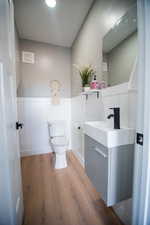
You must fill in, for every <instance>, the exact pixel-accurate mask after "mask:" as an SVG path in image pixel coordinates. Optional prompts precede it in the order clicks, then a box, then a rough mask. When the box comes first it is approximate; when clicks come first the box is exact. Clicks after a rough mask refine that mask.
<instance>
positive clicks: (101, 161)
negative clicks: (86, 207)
mask: <svg viewBox="0 0 150 225" xmlns="http://www.w3.org/2000/svg"><path fill="white" fill-rule="evenodd" d="M85 169H86V173H87V175H88V177H89V178H90V180H91V181H92V183H93V185H94V186H95V188H96V190H97V191H98V192H100V194H101V197H102V199H103V200H104V201H105V202H107V186H108V151H107V148H105V147H104V146H102V145H100V144H99V143H97V142H96V141H94V140H93V139H92V138H90V137H88V136H87V135H85Z"/></svg>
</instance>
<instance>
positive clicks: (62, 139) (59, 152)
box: [48, 121, 68, 169]
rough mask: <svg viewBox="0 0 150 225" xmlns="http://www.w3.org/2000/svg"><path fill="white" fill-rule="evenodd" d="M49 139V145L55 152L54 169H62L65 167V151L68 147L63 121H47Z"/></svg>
mask: <svg viewBox="0 0 150 225" xmlns="http://www.w3.org/2000/svg"><path fill="white" fill-rule="evenodd" d="M48 128H49V137H50V145H51V147H52V149H53V151H54V152H55V169H63V168H66V167H67V157H66V150H67V147H68V140H67V134H66V133H67V132H66V122H65V121H49V122H48Z"/></svg>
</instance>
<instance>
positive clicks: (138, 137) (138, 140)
mask: <svg viewBox="0 0 150 225" xmlns="http://www.w3.org/2000/svg"><path fill="white" fill-rule="evenodd" d="M143 140H144V137H143V134H141V133H137V134H136V143H137V144H138V145H142V146H143Z"/></svg>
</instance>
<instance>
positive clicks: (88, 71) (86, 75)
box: [74, 65, 95, 87]
mask: <svg viewBox="0 0 150 225" xmlns="http://www.w3.org/2000/svg"><path fill="white" fill-rule="evenodd" d="M74 66H75V67H76V69H77V70H78V72H79V74H80V77H81V80H82V87H87V86H89V82H90V78H92V76H93V75H95V71H94V69H93V68H92V66H91V65H88V66H84V67H83V68H79V67H78V66H76V65H74Z"/></svg>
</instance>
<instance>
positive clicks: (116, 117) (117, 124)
mask: <svg viewBox="0 0 150 225" xmlns="http://www.w3.org/2000/svg"><path fill="white" fill-rule="evenodd" d="M110 109H112V110H114V114H110V115H109V116H108V117H107V119H110V118H112V117H113V118H114V129H120V108H118V107H117V108H110Z"/></svg>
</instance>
